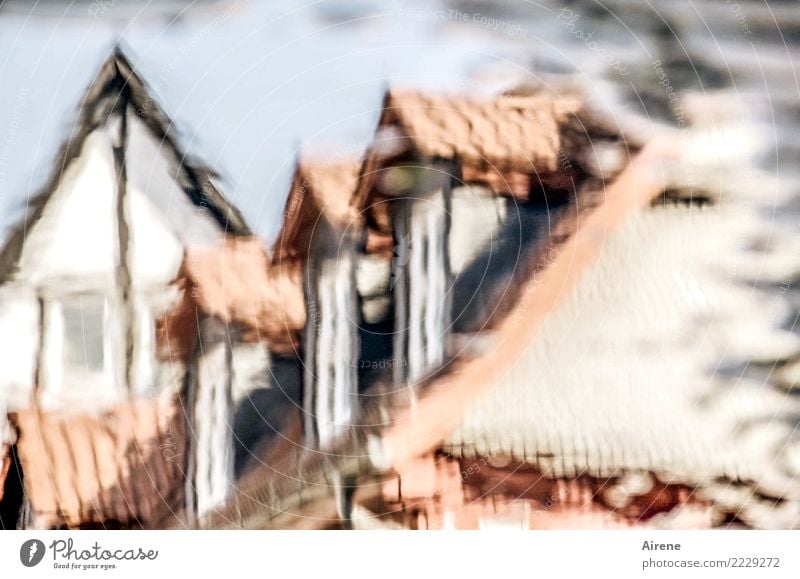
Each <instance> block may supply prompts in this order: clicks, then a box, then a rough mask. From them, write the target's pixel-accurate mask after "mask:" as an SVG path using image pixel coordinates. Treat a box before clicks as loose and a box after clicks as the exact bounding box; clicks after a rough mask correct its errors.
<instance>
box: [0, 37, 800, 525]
mask: <svg viewBox="0 0 800 579" xmlns="http://www.w3.org/2000/svg"><path fill="white" fill-rule="evenodd" d="M623 125H625V123H621V122H618V119H616V118H613V117H603V116H600V115H598V114H596V113H593V112H592V110H591V107H589V106H588V105H587V102H586V98H585V96H584V95H581V94H580V93H577V92H574V91H566V92H564V93H561V94H559V93H554V92H548V91H544V90H520V91H516V92H515V91H511V92H508V93H504V94H502V95H498V96H497V97H495V98H493V99H471V98H468V97H462V96H458V95H440V94H429V93H426V92H420V91H411V90H390V91H389V92H388V93H387V94H386V96H385V98H384V102H383V103H382V107H381V115H380V119H379V122H378V127H377V130H376V134H375V137H374V139H373V142H372V144H371V145H370V147H369V148H368V150H367V152H366V153H365V155H364V156H363V157H362V158H349V157H345V156H342V157H337V156H324V157H323V156H313V155H304V156H302V157H301V158H300V159H299V160H298V162H297V165H296V171H295V175H294V178H293V181H292V183H291V186H290V191H289V193H288V196H287V201H286V207H285V211H284V217H283V224H282V227H281V230H280V232H279V234H278V236H277V239H276V240H275V242H274V243H273V244H272V246H271V247H267V246H265V245H264V243H263V242H262V241H261V240H260V239H258V238H257V237H256V236H254V235H253V233H252V231H251V230H250V228H249V227H248V225H247V223H246V221H245V219H244V217H243V216H242V215H241V214H240V212H239V211H238V210H237V209H236V208H235V207H233V206H232V205H231V204H230V203H229V202H228V201H226V199H225V197H224V196H223V195H222V193H221V192H220V191H219V190H218V188H217V186H216V185H215V182H216V181H215V175H214V173H213V171H211V170H210V169H208V168H207V167H205V166H203V165H202V164H201V163H199V162H195V161H193V160H191V159H189V158H187V157H186V155H185V154H184V152H183V151H181V149H180V147H179V145H178V143H177V142H176V140H175V139H174V138H173V137H172V136H171V134H172V123H171V121H170V120H169V119H168V118H167V117H166V115H165V114H164V113H163V112H162V111H161V110H160V108H159V107H158V105H157V103H156V102H155V100H154V99H153V96H152V95H151V94H150V93H149V92H148V91H147V87H146V85H145V83H144V82H143V81H142V80H141V79H140V78H139V77H138V76H137V74H136V72H135V71H134V70H133V68H132V67H131V65H130V63H129V62H128V60H127V59H126V58H125V56H124V54H122V52H121V51H119V50H117V51H116V52H115V53H114V54H113V56H112V57H111V58H110V59H109V60H108V61H107V62H106V64H105V65H104V66H103V68H102V70H101V71H100V72H99V73H98V75H97V77H96V79H95V81H94V82H93V84H92V86H91V87H90V88H89V89H88V91H87V94H86V98H85V100H84V103H83V106H82V108H81V111H80V114H79V119H78V122H77V125H76V127H77V128H76V130H75V131H74V132H73V134H72V136H71V137H70V139H68V141H67V143H66V144H65V146H64V148H63V150H62V152H61V154H60V156H59V158H58V159H57V160H56V163H55V169H54V173H53V178H52V179H51V181H50V182H49V183H48V184H47V186H46V187H45V189H44V190H43V191H42V192H41V194H39V195H38V196H37V197H35V198H34V199H33V200H32V201H31V203H30V205H29V207H28V209H27V212H26V214H25V218H24V220H23V221H22V223H20V224H19V226H18V228H16V229H15V231H14V232H13V234H12V235H11V236H10V238H9V240H8V241H7V243H6V245H5V247H4V249H3V251H2V257H0V264H1V265H0V281H2V285H1V286H0V342H2V344H3V351H5V352H8V353H9V357H8V362H7V364H6V367H5V368H4V371H3V372H2V376H0V391H2V392H3V398H2V400H3V403H4V405H5V406H6V408H5V413H6V415H7V416H8V420H7V423H6V424H4V425H3V428H4V430H3V433H4V434H3V435H4V438H3V440H4V442H3V456H4V459H3V470H2V474H3V476H4V481H3V489H2V495H1V496H0V518H1V520H2V524H3V526H4V527H5V528H15V527H17V528H64V527H67V528H89V527H100V528H109V527H122V528H129V527H146V528H160V527H180V526H210V527H226V526H232V527H271V528H298V527H311V528H353V527H357V528H372V527H401V528H478V527H480V528H484V527H491V526H498V525H499V526H511V527H518V528H544V527H564V526H582V527H590V528H594V527H599V526H614V527H619V526H622V527H625V526H632V525H646V526H679V527H687V526H689V527H709V526H718V525H727V524H736V525H742V526H755V527H785V526H796V524H797V521H798V511H797V505H798V503H797V499H798V497H797V493H798V485H797V484H796V481H795V478H794V473H793V471H792V470H791V464H792V460H793V458H792V457H793V455H790V454H788V453H790V451H791V449H792V447H791V446H789V445H787V444H785V442H786V440H787V439H786V438H781V437H780V436H781V435H778V434H774V433H772V434H773V438H770V439H763V438H759V437H762V436H764V435H763V434H762V433H763V430H760V429H758V428H755V427H754V428H752V429H751V430H750V431H747V432H744V431H743V430H742V428H741V424H742V421H743V420H744V419H745V418H744V415H743V414H742V413H743V410H742V405H743V402H742V401H743V400H745V401H746V400H748V396H749V397H754V396H755V397H756V398H757V399H758V401H759V404H760V405H761V406H760V408H761V409H762V410H761V412H762V413H763V415H764V416H770V413H772V414H771V416H776V415H778V414H782V413H786V412H790V411H791V410H792V409H793V408H794V407H795V405H794V401H793V400H790V399H788V398H786V397H785V396H782V395H780V394H779V393H777V392H776V393H771V394H763V392H761V393H760V394H759V391H758V385H756V384H749V385H748V384H740V383H736V384H735V385H733V386H732V385H731V384H730V382H726V381H725V380H724V379H723V378H721V377H719V376H718V375H716V374H715V373H714V372H713V371H712V370H713V365H714V364H718V363H719V361H720V359H721V357H722V358H724V357H725V356H729V357H730V358H731V359H733V358H735V359H736V360H745V361H750V360H751V359H754V360H755V363H764V362H765V361H766V362H769V361H771V362H780V363H783V362H786V361H788V360H791V359H792V357H793V356H795V355H796V354H797V353H798V351H800V342H799V341H798V339H797V338H796V336H794V334H792V333H791V332H790V331H787V330H783V329H781V328H780V321H781V320H780V319H779V318H780V316H781V315H782V312H780V311H778V310H776V308H774V307H771V306H770V304H765V303H763V300H761V299H760V298H759V297H758V296H756V295H754V294H753V293H752V292H750V293H748V292H746V291H739V288H737V286H736V280H732V279H731V277H730V276H729V275H727V273H728V272H729V271H730V269H728V270H725V269H724V268H723V269H722V270H720V271H716V270H714V268H710V267H709V265H708V256H709V255H714V256H719V255H725V256H733V257H732V259H734V260H735V259H740V258H741V255H740V252H739V251H738V246H736V247H735V245H736V244H735V242H734V241H733V240H732V239H731V238H730V234H731V232H734V233H736V234H740V235H742V236H747V235H757V233H758V232H757V230H756V227H755V225H754V223H753V221H752V220H748V219H747V213H746V211H744V210H743V208H744V207H746V203H745V202H743V201H737V199H741V195H740V196H736V195H732V194H729V193H730V191H728V187H730V185H729V184H730V183H732V182H735V179H734V180H733V181H731V180H729V179H726V180H725V181H724V183H722V184H720V183H718V182H716V181H714V179H707V178H706V177H707V176H708V173H709V171H712V172H713V170H716V169H720V170H724V171H726V172H727V173H728V174H730V175H735V171H736V167H731V166H727V165H725V163H724V160H723V161H722V165H720V164H719V163H718V161H719V160H718V159H717V160H715V162H717V164H715V165H713V167H712V169H709V167H708V166H705V165H704V166H700V167H699V168H698V166H697V165H696V164H695V165H692V160H693V159H692V158H691V157H690V156H687V151H688V152H689V153H690V154H691V150H692V147H691V145H692V144H693V143H694V142H695V141H693V140H692V139H693V138H694V137H693V135H691V134H686V132H684V133H682V134H677V133H673V132H670V131H669V130H667V129H662V130H660V131H656V132H655V133H653V134H648V133H646V132H641V131H632V130H629V129H628V128H627V127H624V126H623ZM693 167H694V169H697V170H698V171H700V173H701V177H703V178H700V179H699V180H698V179H696V178H694V177H693V176H692V173H691V171H690V169H692V168H693ZM733 189H736V187H735V186H734V187H733ZM725 240H728V245H725ZM737 263H738V262H737ZM723 266H725V267H728V268H730V266H731V264H730V263H724V264H723ZM744 406H746V404H745V405H744ZM737 412H738V414H737ZM753 432H755V433H756V434H754V435H752V436H754V437H755V438H754V439H753V440H750V439H749V438H747V437H748V436H750V435H751V434H752V433H753ZM745 438H747V440H746V441H745V440H744V439H745ZM781 441H783V442H784V444H780V442H781ZM745 442H747V444H745Z"/></svg>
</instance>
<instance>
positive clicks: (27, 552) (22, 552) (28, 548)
mask: <svg viewBox="0 0 800 579" xmlns="http://www.w3.org/2000/svg"><path fill="white" fill-rule="evenodd" d="M44 552H45V548H44V543H42V542H41V541H40V540H39V539H28V540H27V541H25V542H24V543H22V547H20V548H19V560H20V561H21V562H22V564H23V565H25V566H26V567H36V565H38V564H39V563H41V562H42V559H43V558H44Z"/></svg>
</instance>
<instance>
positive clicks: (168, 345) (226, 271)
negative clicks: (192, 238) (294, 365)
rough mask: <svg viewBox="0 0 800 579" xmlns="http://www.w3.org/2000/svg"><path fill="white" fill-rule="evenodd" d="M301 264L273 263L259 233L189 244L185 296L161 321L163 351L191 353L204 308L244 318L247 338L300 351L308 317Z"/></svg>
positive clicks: (233, 319)
mask: <svg viewBox="0 0 800 579" xmlns="http://www.w3.org/2000/svg"><path fill="white" fill-rule="evenodd" d="M299 265H300V264H299V263H296V262H290V263H280V264H273V263H271V262H270V261H269V258H268V256H267V252H266V249H265V248H264V246H263V245H262V243H261V241H260V240H259V239H258V238H256V237H250V238H233V239H226V240H224V241H223V243H222V245H221V246H211V247H203V248H196V249H193V248H189V250H188V251H187V255H186V259H185V261H184V263H183V266H182V267H181V271H180V272H179V274H178V280H177V283H178V285H179V286H180V289H182V290H183V292H184V294H183V300H182V301H181V303H180V304H179V305H178V306H177V307H176V308H175V309H174V310H173V311H171V312H169V313H168V314H167V315H166V316H165V317H164V319H162V320H161V321H160V322H159V346H160V349H161V350H162V354H164V355H167V356H179V357H187V356H188V355H189V354H191V349H192V348H193V347H194V341H193V339H192V338H193V336H195V335H196V333H197V315H198V313H204V314H207V315H211V316H216V317H217V318H218V319H220V320H221V321H223V322H225V323H227V324H238V325H239V326H240V328H241V330H242V334H241V339H243V340H245V341H249V342H265V343H266V344H268V345H269V347H270V350H271V351H272V352H274V353H278V354H282V355H285V356H296V355H297V353H298V351H299V350H300V336H301V334H302V330H303V327H304V326H305V322H306V309H305V299H304V296H303V286H302V272H301V270H300V267H299Z"/></svg>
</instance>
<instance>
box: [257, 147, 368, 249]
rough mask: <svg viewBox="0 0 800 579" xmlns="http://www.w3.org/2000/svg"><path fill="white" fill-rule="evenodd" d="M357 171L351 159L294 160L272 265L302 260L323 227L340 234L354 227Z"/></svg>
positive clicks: (307, 157) (309, 157)
mask: <svg viewBox="0 0 800 579" xmlns="http://www.w3.org/2000/svg"><path fill="white" fill-rule="evenodd" d="M359 168H360V165H359V161H358V159H356V158H351V157H335V158H331V159H322V158H316V157H311V156H301V157H300V159H298V161H297V166H296V168H295V172H294V176H293V178H292V185H291V188H290V190H289V196H288V197H287V199H286V207H285V209H284V214H283V225H282V227H281V230H280V231H279V233H278V237H277V238H276V241H275V243H274V244H273V250H272V258H273V261H275V262H280V261H285V260H289V259H300V260H304V259H305V258H306V257H307V256H308V251H309V247H310V244H311V240H312V239H313V237H314V234H315V232H317V231H319V228H320V226H322V225H323V223H327V224H328V225H330V226H332V227H334V228H335V229H337V230H341V231H343V230H346V229H348V228H353V227H354V225H355V224H356V221H357V215H358V214H357V212H356V211H355V210H354V209H353V207H352V206H351V200H352V197H353V194H354V192H355V189H356V186H357V185H358V172H359Z"/></svg>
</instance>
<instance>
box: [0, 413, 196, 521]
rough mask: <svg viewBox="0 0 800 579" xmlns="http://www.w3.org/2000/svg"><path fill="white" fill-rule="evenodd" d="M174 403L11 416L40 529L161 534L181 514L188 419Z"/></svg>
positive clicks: (29, 496)
mask: <svg viewBox="0 0 800 579" xmlns="http://www.w3.org/2000/svg"><path fill="white" fill-rule="evenodd" d="M182 410H183V409H182V407H181V406H180V405H179V404H177V403H176V402H175V401H174V400H172V399H158V398H156V399H151V400H135V401H131V402H128V403H124V404H120V405H118V406H115V407H113V408H111V409H109V410H107V411H103V412H93V413H88V412H87V413H66V412H61V411H52V412H43V411H41V410H40V409H38V408H32V409H29V410H24V411H20V412H17V413H14V414H12V415H11V419H12V421H13V422H14V425H15V427H16V429H17V431H18V433H19V438H18V441H17V452H18V453H19V460H20V462H21V464H22V470H23V472H24V473H25V493H26V496H27V498H28V499H29V500H30V503H31V509H32V516H33V521H34V525H35V526H36V528H54V527H55V528H59V527H87V526H92V527H99V528H113V527H135V526H143V527H150V528H154V527H156V528H157V527H159V526H163V525H164V524H165V521H169V520H171V519H172V518H173V517H174V516H175V514H176V513H177V512H179V511H180V509H181V507H182V506H183V484H182V483H183V481H184V478H185V472H184V468H183V459H182V457H183V456H184V455H185V454H186V452H187V449H186V444H185V440H186V436H185V434H184V422H185V417H184V415H183V412H182Z"/></svg>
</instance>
